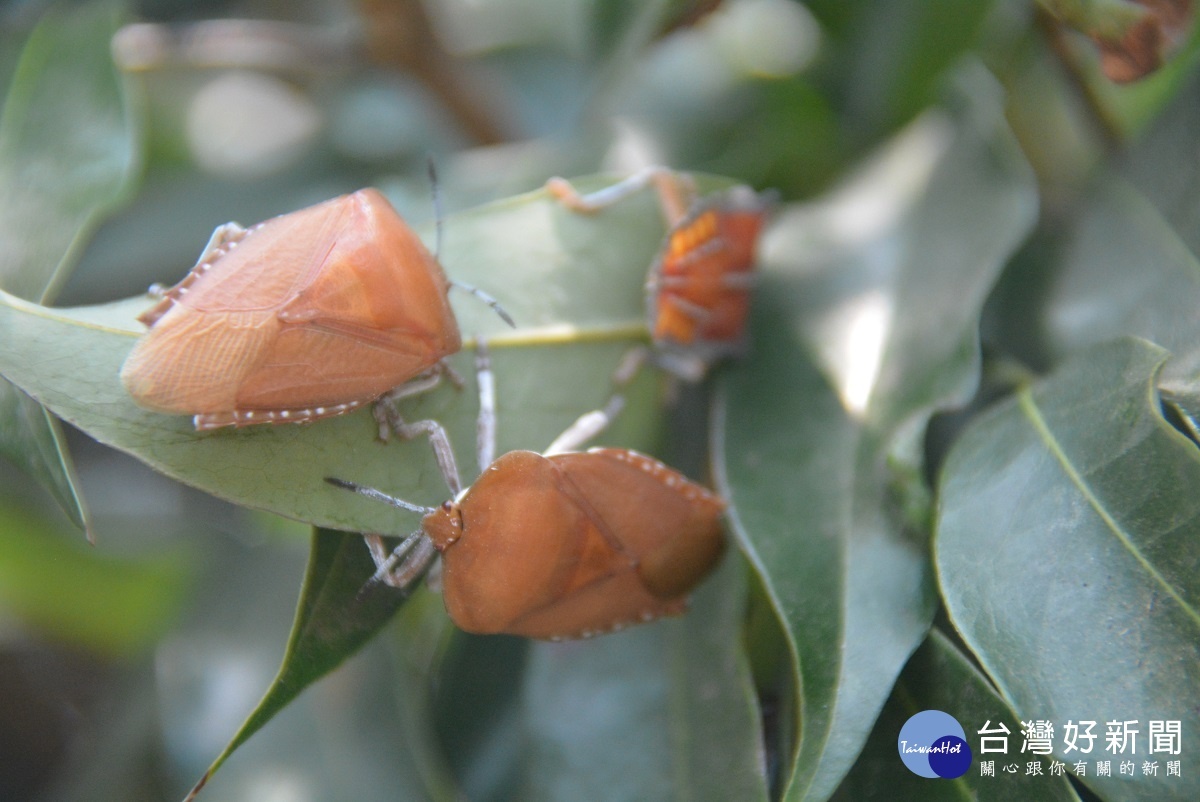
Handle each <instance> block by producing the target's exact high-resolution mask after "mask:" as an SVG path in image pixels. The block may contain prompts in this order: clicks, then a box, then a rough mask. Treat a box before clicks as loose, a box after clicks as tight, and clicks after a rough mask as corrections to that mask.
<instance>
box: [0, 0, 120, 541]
mask: <svg viewBox="0 0 1200 802" xmlns="http://www.w3.org/2000/svg"><path fill="white" fill-rule="evenodd" d="M119 8H120V6H119V4H115V3H91V4H87V5H84V6H81V7H79V8H72V9H71V10H70V11H69V12H68V11H60V12H52V13H50V14H48V15H47V16H46V18H45V19H44V20H43V21H42V22H41V23H40V24H39V25H38V27H37V28H36V29H35V30H34V32H33V34H32V35H31V36H30V37H29V40H28V42H27V43H26V45H25V48H24V50H23V52H22V54H21V58H20V61H19V62H18V65H17V68H16V72H15V75H14V78H13V82H12V86H11V88H10V89H9V92H8V95H7V97H6V100H5V104H4V111H3V116H2V117H0V288H3V289H6V290H8V291H9V292H12V293H14V294H16V295H19V296H23V297H26V298H36V299H39V300H41V299H45V298H48V297H50V296H52V295H53V294H54V293H55V291H56V289H57V287H58V286H59V285H60V284H61V282H62V280H63V279H64V278H65V277H66V275H67V272H68V270H69V268H70V266H71V264H72V263H73V262H74V261H75V258H76V256H77V253H78V251H79V250H80V248H81V247H82V245H83V243H85V242H86V241H87V239H88V237H89V236H90V235H91V232H92V230H93V229H94V228H95V226H96V224H97V223H98V221H99V220H100V218H101V216H102V215H103V214H104V213H105V212H106V211H108V210H109V209H111V208H112V207H113V206H114V205H116V204H117V203H119V202H120V201H121V200H123V199H124V197H125V195H126V194H127V193H128V191H129V189H130V187H131V185H132V179H133V175H134V173H135V172H136V169H137V134H136V131H135V130H134V125H133V122H132V120H131V117H130V115H129V114H128V113H127V109H126V102H125V98H124V96H123V92H122V89H121V83H120V80H119V77H118V76H117V74H116V71H115V69H114V67H113V65H112V61H111V58H110V56H109V43H110V41H111V39H112V35H113V33H114V32H115V31H116V29H117V25H118V21H119V16H120V14H119V11H118V9H119ZM0 410H2V411H3V412H4V413H5V414H4V415H3V416H0V419H2V420H3V421H4V425H3V426H0V454H3V455H4V456H6V457H7V458H8V459H10V460H11V461H12V462H13V463H15V464H16V465H18V466H20V467H21V468H22V469H24V470H26V471H27V472H28V473H29V474H30V475H32V476H34V477H36V478H37V479H39V481H41V482H42V483H43V484H44V485H45V486H46V487H47V488H48V489H49V490H50V492H51V493H52V495H53V496H54V497H55V499H56V500H57V501H58V503H59V504H60V505H61V506H62V508H63V510H64V511H65V512H66V513H67V515H68V516H70V517H71V519H72V520H74V521H75V522H76V523H77V524H78V525H79V526H80V527H81V528H83V529H84V530H85V531H88V523H87V517H88V516H87V511H86V509H85V508H84V506H83V503H82V499H81V498H80V496H79V494H78V492H77V491H76V489H75V487H74V482H73V469H72V468H71V461H70V457H69V455H68V454H67V453H66V450H65V447H64V446H63V443H62V433H61V431H60V430H59V427H58V424H57V423H56V422H54V421H53V420H51V419H49V418H48V417H47V416H46V415H45V414H44V413H43V412H42V411H41V410H39V409H38V408H37V405H36V404H33V403H31V402H30V401H29V399H28V398H27V397H25V396H24V394H22V393H20V392H18V391H17V390H15V389H14V388H13V387H12V386H11V385H9V384H8V383H7V382H0ZM89 537H90V533H89Z"/></svg>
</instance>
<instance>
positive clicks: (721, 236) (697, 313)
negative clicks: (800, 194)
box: [647, 187, 769, 360]
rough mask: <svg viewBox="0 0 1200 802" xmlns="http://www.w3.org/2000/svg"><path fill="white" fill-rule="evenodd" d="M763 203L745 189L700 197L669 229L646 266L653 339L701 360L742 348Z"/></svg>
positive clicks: (765, 208) (764, 212)
mask: <svg viewBox="0 0 1200 802" xmlns="http://www.w3.org/2000/svg"><path fill="white" fill-rule="evenodd" d="M768 206H769V204H768V202H767V201H766V200H765V199H764V198H762V197H761V196H759V195H756V194H755V193H753V192H751V191H750V190H748V189H746V188H745V187H740V188H738V189H737V190H734V191H730V192H728V193H724V194H719V195H715V196H711V197H708V198H704V199H702V200H700V201H698V202H697V203H696V204H695V205H694V206H693V208H692V210H691V211H690V212H689V214H688V215H687V216H686V217H684V219H683V220H681V221H680V222H679V223H678V224H676V225H675V226H673V227H672V228H671V230H670V231H669V232H668V233H667V239H666V244H665V245H664V246H663V249H662V251H661V253H660V255H659V259H658V261H657V262H656V264H655V265H654V267H653V268H652V270H651V274H650V278H649V280H648V282H647V286H648V289H649V295H648V306H649V309H648V313H649V316H650V320H651V331H652V334H653V337H654V341H655V343H656V344H657V345H659V346H660V347H664V348H668V349H670V348H674V349H679V350H682V351H686V352H691V353H696V354H698V355H700V356H701V357H703V358H704V359H706V360H711V359H715V358H718V357H721V356H725V355H732V354H737V353H739V352H741V351H742V350H743V349H744V347H745V334H746V318H747V315H748V313H749V308H750V292H751V289H752V286H753V276H754V269H755V259H756V246H757V242H758V238H759V234H760V233H761V231H762V228H763V225H764V224H765V221H766V217H767V211H768Z"/></svg>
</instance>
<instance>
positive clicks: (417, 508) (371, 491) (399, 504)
mask: <svg viewBox="0 0 1200 802" xmlns="http://www.w3.org/2000/svg"><path fill="white" fill-rule="evenodd" d="M325 481H326V482H328V483H329V484H331V485H333V486H334V487H340V488H342V489H343V490H349V491H351V492H353V493H358V494H359V495H360V496H366V497H367V498H369V499H374V500H375V501H382V502H383V503H384V504H390V505H391V506H393V507H396V508H397V509H401V510H408V511H409V512H419V513H421V514H422V515H428V514H429V513H431V512H437V508H436V507H423V506H421V505H420V504H413V503H412V502H411V501H405V500H404V499H402V498H396V497H395V496H389V495H388V494H387V493H384V492H383V491H382V490H376V489H375V488H373V487H367V486H366V485H360V484H357V483H355V482H347V481H346V480H345V479H337V478H335V477H333V476H326V477H325Z"/></svg>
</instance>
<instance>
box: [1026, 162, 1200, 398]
mask: <svg viewBox="0 0 1200 802" xmlns="http://www.w3.org/2000/svg"><path fill="white" fill-rule="evenodd" d="M1058 273H1059V274H1058V276H1057V277H1056V280H1055V281H1054V282H1053V284H1052V285H1051V287H1050V291H1049V292H1048V293H1047V295H1046V297H1045V313H1044V321H1045V328H1046V335H1047V343H1048V344H1049V345H1051V347H1052V354H1053V356H1054V357H1055V358H1057V359H1064V358H1066V357H1067V356H1069V355H1070V354H1072V353H1075V352H1077V351H1080V350H1082V349H1084V348H1087V347H1089V346H1092V345H1095V344H1097V343H1101V342H1104V341H1106V340H1111V339H1113V338H1114V337H1119V336H1122V335H1133V336H1138V337H1144V338H1145V339H1148V340H1151V341H1152V342H1155V343H1158V344H1159V345H1162V346H1163V347H1165V348H1167V349H1168V350H1170V351H1171V354H1172V356H1171V362H1170V363H1169V364H1168V366H1167V368H1166V372H1165V374H1164V380H1165V381H1167V382H1168V383H1190V382H1191V381H1192V380H1193V377H1195V376H1196V375H1197V374H1198V373H1200V319H1197V317H1196V312H1195V310H1196V305H1197V303H1198V302H1200V262H1197V259H1196V256H1195V255H1194V254H1193V253H1192V251H1191V250H1190V249H1189V248H1188V245H1187V244H1186V243H1185V242H1183V241H1182V240H1181V239H1180V237H1179V236H1178V235H1177V234H1176V232H1175V230H1174V229H1173V227H1172V226H1171V224H1170V223H1169V222H1168V221H1167V220H1166V219H1164V218H1163V216H1162V215H1160V214H1159V212H1158V211H1157V209H1156V208H1155V207H1154V206H1153V205H1152V204H1151V203H1150V202H1149V201H1148V199H1147V198H1146V197H1145V196H1144V195H1143V194H1142V193H1141V192H1139V191H1138V190H1137V189H1136V188H1134V187H1133V186H1131V185H1129V184H1128V183H1125V182H1122V181H1120V180H1119V179H1108V180H1098V181H1097V182H1095V183H1094V184H1093V185H1092V187H1091V192H1090V193H1089V197H1088V204H1087V210H1086V212H1085V214H1084V217H1083V219H1082V220H1081V221H1080V223H1079V226H1078V227H1077V229H1076V230H1075V231H1074V232H1073V234H1072V236H1071V238H1070V240H1069V242H1068V245H1067V249H1066V252H1065V253H1064V254H1063V256H1062V261H1061V263H1060V265H1059V267H1058Z"/></svg>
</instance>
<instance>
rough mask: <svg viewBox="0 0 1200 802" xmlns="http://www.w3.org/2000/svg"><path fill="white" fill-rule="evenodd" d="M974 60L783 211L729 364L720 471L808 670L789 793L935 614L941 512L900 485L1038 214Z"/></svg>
mask: <svg viewBox="0 0 1200 802" xmlns="http://www.w3.org/2000/svg"><path fill="white" fill-rule="evenodd" d="M966 77H967V78H968V80H969V81H972V83H970V84H968V88H969V89H970V90H971V91H970V96H971V97H972V98H973V101H972V102H971V103H969V104H966V105H963V104H960V107H959V109H958V114H957V116H956V117H955V118H954V119H953V120H952V119H950V118H949V117H947V116H945V115H943V114H939V113H931V114H930V115H929V116H927V117H926V118H924V119H922V120H920V121H918V122H917V123H916V124H914V126H913V127H912V128H911V129H910V130H909V131H907V132H906V133H905V134H903V135H902V136H901V137H900V138H899V139H898V141H897V142H895V143H893V144H892V145H891V146H890V148H889V151H888V152H887V153H885V154H884V155H883V156H881V157H879V158H878V159H877V160H876V162H875V163H874V164H873V165H872V166H871V169H869V170H864V171H863V173H862V175H860V176H858V177H856V179H855V180H854V182H853V183H852V184H851V185H850V188H847V189H844V190H841V191H839V192H835V193H834V195H833V196H832V197H831V198H829V199H828V200H826V201H822V202H818V203H816V204H814V205H811V206H809V207H802V208H798V209H793V210H790V211H785V212H784V213H783V214H781V216H780V221H779V224H778V226H777V230H776V231H774V232H772V234H771V236H770V237H769V238H768V240H767V243H766V256H767V259H766V261H767V264H766V265H765V267H764V271H763V273H764V275H763V282H762V291H761V292H760V293H759V294H758V295H757V297H756V299H755V303H756V308H755V326H754V331H753V339H754V353H753V355H752V357H751V359H749V360H747V361H746V362H744V363H743V364H741V365H739V366H737V367H736V368H734V369H731V370H729V371H728V372H727V373H726V375H725V376H723V377H722V379H723V381H722V383H721V391H722V397H723V400H724V404H723V407H722V408H721V410H720V411H719V414H718V415H717V424H716V427H715V428H716V431H715V432H714V435H713V437H714V460H715V462H716V466H717V467H716V472H717V477H718V486H719V487H720V489H721V490H722V492H723V493H724V494H725V495H726V497H727V498H728V499H729V500H730V501H731V503H732V505H733V510H732V520H733V525H734V528H735V530H736V531H737V533H738V536H739V537H740V538H741V542H742V547H743V549H744V550H745V551H746V553H747V554H748V555H749V557H750V560H751V563H752V564H753V566H754V568H755V570H757V571H758V572H759V574H760V576H761V579H762V583H763V586H764V588H765V589H766V592H767V595H768V597H769V598H770V600H771V602H772V604H773V605H774V607H775V610H776V614H777V615H778V616H779V618H780V620H781V621H782V622H783V625H784V628H785V630H786V632H787V633H788V638H789V647H790V652H791V654H790V657H791V661H792V665H793V670H794V671H795V676H794V677H793V680H792V681H793V684H794V689H793V696H794V698H795V699H797V700H798V702H797V704H798V705H799V709H798V711H797V715H796V716H795V717H792V718H795V719H798V720H799V728H800V729H799V732H798V733H783V734H782V741H783V743H784V749H785V752H784V758H783V760H784V765H785V768H784V775H783V776H784V783H785V787H786V791H785V793H786V797H787V798H789V799H823V798H827V797H828V796H829V795H830V794H831V793H832V792H833V791H834V789H835V788H836V787H837V785H838V783H839V782H840V781H841V779H842V777H843V775H844V774H845V773H846V771H847V770H848V769H849V768H850V766H851V764H852V763H853V761H854V757H855V755H857V753H858V751H859V749H860V748H861V747H862V744H863V743H864V742H865V740H866V738H867V735H868V733H869V732H870V729H871V726H872V724H873V722H874V721H875V718H876V716H877V714H878V712H879V709H880V708H881V706H882V705H883V703H884V701H885V699H886V698H887V693H888V689H889V688H890V687H891V686H892V683H893V682H894V680H895V678H896V676H897V675H898V674H899V673H900V670H901V668H902V667H903V665H904V662H905V660H906V659H907V658H908V656H909V654H910V653H911V652H912V650H913V649H915V648H916V646H917V645H918V644H919V643H920V641H921V638H922V637H923V636H924V634H925V630H926V628H927V627H928V625H929V620H930V618H931V616H932V614H933V607H934V596H933V587H932V581H931V579H932V578H931V576H930V573H929V567H928V562H927V555H926V552H925V546H924V541H925V538H926V533H925V532H924V531H921V530H920V529H917V530H915V531H914V530H913V529H912V528H910V527H912V522H913V521H914V520H920V519H921V518H922V517H923V514H922V512H921V510H919V509H918V510H916V512H915V514H914V511H913V510H912V509H911V505H909V506H908V508H907V509H906V508H905V504H902V503H897V501H898V499H897V495H898V494H899V495H902V496H905V497H907V498H908V499H914V498H919V497H920V495H921V494H920V493H918V492H914V489H913V488H906V487H905V485H906V484H907V483H910V482H912V481H913V477H914V476H919V475H920V468H921V464H920V461H919V458H917V457H914V456H911V454H912V453H914V452H915V450H916V449H915V448H914V447H913V444H914V443H915V442H917V441H918V440H919V436H920V433H921V432H922V430H923V428H924V425H925V422H926V421H927V419H928V416H929V415H930V414H931V413H932V412H933V411H934V410H935V409H937V408H939V407H941V406H945V405H950V404H957V403H962V402H964V401H965V400H966V399H967V398H969V396H970V394H971V393H972V392H973V390H974V387H975V384H976V382H977V381H978V370H979V355H978V345H977V336H978V335H977V327H978V319H979V311H980V308H981V306H982V303H983V300H984V298H985V297H986V295H987V293H988V291H989V289H990V287H991V286H992V283H993V282H994V281H995V279H996V276H997V275H998V273H999V271H1000V269H1001V267H1002V266H1003V265H1004V263H1005V261H1006V260H1007V258H1008V256H1009V255H1010V254H1011V253H1012V251H1013V249H1014V248H1015V247H1016V246H1017V245H1018V244H1019V243H1020V241H1021V239H1022V238H1023V237H1024V236H1025V234H1026V232H1027V231H1028V230H1029V227H1030V225H1031V224H1032V221H1033V216H1034V211H1035V208H1036V196H1035V194H1034V187H1033V183H1032V178H1031V175H1030V173H1029V170H1028V168H1027V166H1026V165H1025V164H1024V162H1022V161H1021V160H1020V157H1019V155H1018V154H1017V152H1016V151H1015V149H1014V146H1013V143H1012V141H1011V137H1010V135H1009V134H1008V132H1007V128H1006V127H1005V125H1004V121H1003V117H1002V115H1001V113H1000V110H999V109H1000V106H999V103H998V102H997V101H998V99H997V98H996V97H995V95H994V87H993V86H991V85H990V84H988V83H987V82H986V81H985V80H981V79H980V77H979V76H978V75H976V74H974V73H971V74H968V75H967V76H966ZM855 188H857V189H855ZM925 503H927V502H925ZM784 719H785V720H789V717H786V716H785V717H784ZM793 742H794V743H793Z"/></svg>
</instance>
